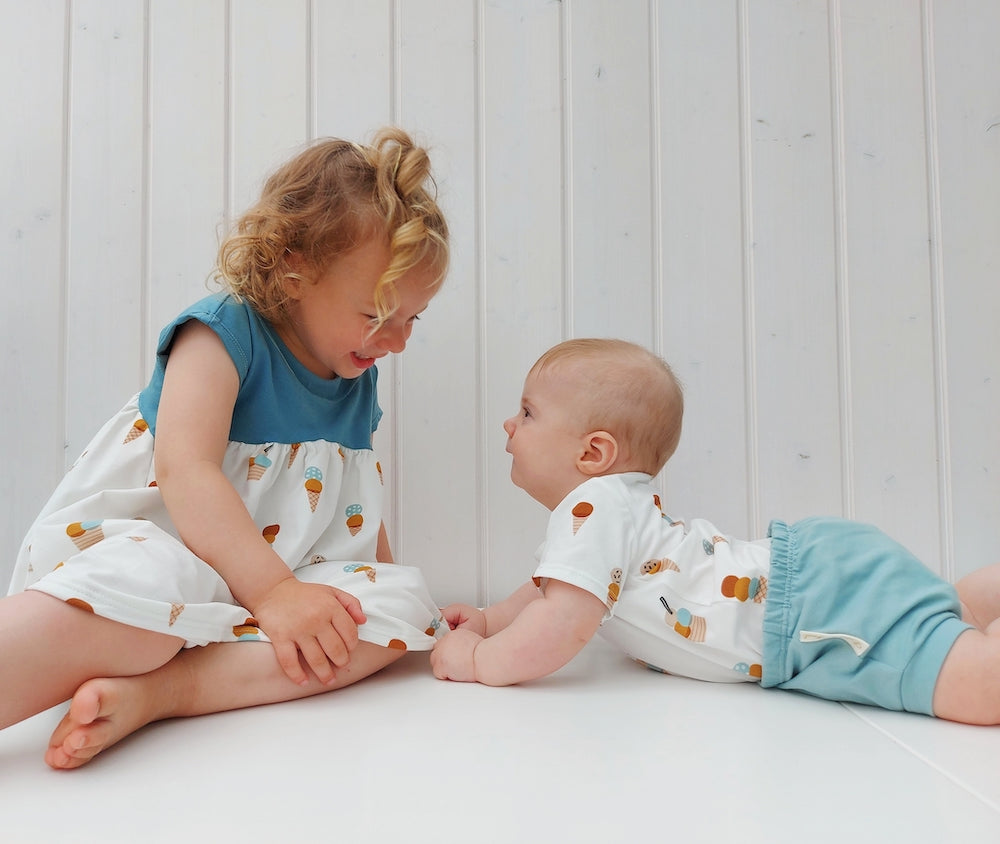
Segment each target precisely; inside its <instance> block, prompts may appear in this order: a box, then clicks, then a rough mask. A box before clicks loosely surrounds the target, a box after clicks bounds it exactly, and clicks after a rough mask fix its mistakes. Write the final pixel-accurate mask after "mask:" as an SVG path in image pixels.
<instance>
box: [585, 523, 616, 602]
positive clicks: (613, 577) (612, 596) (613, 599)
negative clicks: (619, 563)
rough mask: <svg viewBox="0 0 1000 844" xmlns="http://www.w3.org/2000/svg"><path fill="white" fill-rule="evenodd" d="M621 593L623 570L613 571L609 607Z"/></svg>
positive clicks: (609, 585)
mask: <svg viewBox="0 0 1000 844" xmlns="http://www.w3.org/2000/svg"><path fill="white" fill-rule="evenodd" d="M587 506H590V505H587ZM621 591H622V570H621V569H611V582H610V583H609V584H608V601H607V604H608V606H609V607H610V606H611V605H612V604H613V603H614V602H615V601H617V600H618V596H619V595H620V594H621Z"/></svg>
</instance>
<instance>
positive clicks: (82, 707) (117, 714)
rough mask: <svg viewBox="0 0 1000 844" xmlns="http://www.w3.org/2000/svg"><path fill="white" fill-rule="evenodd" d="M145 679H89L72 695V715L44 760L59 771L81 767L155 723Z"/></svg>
mask: <svg viewBox="0 0 1000 844" xmlns="http://www.w3.org/2000/svg"><path fill="white" fill-rule="evenodd" d="M150 703H151V701H149V700H148V693H147V690H146V684H145V683H144V681H143V678H142V677H115V678H110V679H109V678H100V679H96V680H88V681H87V682H86V683H84V684H83V685H82V686H80V688H79V689H77V690H76V694H74V695H73V700H72V701H71V702H70V706H69V712H67V713H66V715H65V716H64V717H63V719H62V721H60V722H59V726H57V727H56V729H55V731H54V732H53V733H52V737H51V738H50V739H49V748H48V750H47V751H46V752H45V761H46V762H47V763H48V764H49V766H51V767H53V768H57V769H69V768H79V767H80V766H81V765H85V764H87V762H89V761H90V760H91V759H93V758H94V757H95V756H96V755H97V754H98V753H100V752H101V751H102V750H106V749H107V748H109V747H111V745H113V744H116V743H117V742H119V741H121V740H122V739H123V738H125V737H126V736H128V735H130V734H132V733H134V732H135V731H136V730H138V729H139V728H140V727H144V726H145V725H146V724H148V723H149V722H150V721H154V720H156V718H157V717H158V716H157V713H156V712H155V711H154V709H153V708H152V707H151V706H150Z"/></svg>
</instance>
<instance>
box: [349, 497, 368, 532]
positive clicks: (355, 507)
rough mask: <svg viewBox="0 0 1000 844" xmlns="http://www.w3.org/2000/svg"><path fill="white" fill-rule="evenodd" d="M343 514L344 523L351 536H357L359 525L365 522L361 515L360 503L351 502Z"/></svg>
mask: <svg viewBox="0 0 1000 844" xmlns="http://www.w3.org/2000/svg"><path fill="white" fill-rule="evenodd" d="M344 515H345V516H347V521H346V525H347V529H348V530H349V531H350V532H351V536H357V535H358V531H359V530H361V526H362V525H363V524H364V523H365V517H364V516H362V515H361V505H360V504H352V505H351V506H350V507H348V508H347V509H346V510H345V511H344Z"/></svg>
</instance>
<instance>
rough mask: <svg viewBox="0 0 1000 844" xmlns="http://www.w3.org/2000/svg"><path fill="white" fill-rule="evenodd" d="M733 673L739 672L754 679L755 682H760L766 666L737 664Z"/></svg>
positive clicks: (746, 663)
mask: <svg viewBox="0 0 1000 844" xmlns="http://www.w3.org/2000/svg"><path fill="white" fill-rule="evenodd" d="M733 671H738V672H739V673H740V674H746V675H747V676H749V677H753V678H754V679H755V680H759V679H761V677H763V676H764V666H763V665H761V664H760V663H759V662H754V663H749V662H737V663H736V665H734V666H733Z"/></svg>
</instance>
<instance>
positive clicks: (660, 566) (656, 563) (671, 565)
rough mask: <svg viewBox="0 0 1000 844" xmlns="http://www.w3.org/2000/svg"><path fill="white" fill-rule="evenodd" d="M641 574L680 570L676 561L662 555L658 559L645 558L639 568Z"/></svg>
mask: <svg viewBox="0 0 1000 844" xmlns="http://www.w3.org/2000/svg"><path fill="white" fill-rule="evenodd" d="M639 571H640V572H641V573H642V574H659V573H660V572H663V571H680V569H679V568H678V567H677V563H675V562H674V561H673V560H671V559H668V558H667V557H664V558H663V559H660V560H646V562H644V563H643V564H642V567H641V568H640V569H639Z"/></svg>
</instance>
